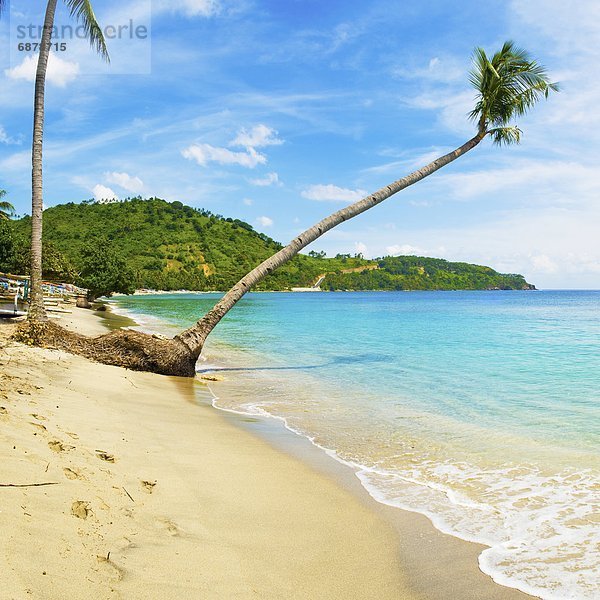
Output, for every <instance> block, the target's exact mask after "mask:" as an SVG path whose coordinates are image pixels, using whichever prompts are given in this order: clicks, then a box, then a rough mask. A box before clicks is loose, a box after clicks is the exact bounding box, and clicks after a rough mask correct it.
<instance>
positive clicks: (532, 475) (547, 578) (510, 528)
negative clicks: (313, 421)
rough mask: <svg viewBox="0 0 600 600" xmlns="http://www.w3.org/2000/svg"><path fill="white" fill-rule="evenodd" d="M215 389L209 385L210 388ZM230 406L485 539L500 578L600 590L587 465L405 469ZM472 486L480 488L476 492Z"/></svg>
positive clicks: (564, 599) (553, 595) (466, 535)
mask: <svg viewBox="0 0 600 600" xmlns="http://www.w3.org/2000/svg"><path fill="white" fill-rule="evenodd" d="M211 392H212V390H211ZM212 393H213V400H212V405H213V406H214V407H215V408H218V409H220V410H225V411H228V412H232V413H237V414H243V415H249V416H255V417H256V416H259V417H267V418H273V419H276V420H278V421H280V422H282V423H283V425H284V426H285V427H286V428H287V429H288V430H290V431H291V432H293V433H295V434H297V435H301V436H303V437H305V438H307V439H308V440H309V441H310V442H311V443H312V444H314V445H315V446H317V447H318V448H320V449H321V450H323V451H325V452H326V453H327V454H328V455H329V456H331V457H332V458H334V459H335V460H337V461H338V462H340V463H342V464H344V465H346V466H348V467H350V468H352V469H353V470H354V471H355V474H356V476H357V477H358V479H359V480H360V482H361V483H362V485H363V487H364V488H365V489H366V490H367V491H368V492H369V494H370V495H371V496H372V497H373V498H374V499H375V500H376V501H378V502H380V503H382V504H386V505H389V506H394V507H397V508H400V509H403V510H407V511H411V512H417V513H420V514H423V515H425V516H427V517H428V518H429V519H430V520H431V522H432V523H433V525H434V526H435V527H436V528H437V529H438V530H440V531H442V532H444V533H447V534H450V535H453V536H455V537H458V538H461V539H464V540H466V541H471V542H476V543H480V544H484V545H486V546H489V548H487V549H486V550H484V551H483V552H482V553H481V555H480V557H479V566H480V568H481V570H482V571H483V572H484V573H487V574H488V575H490V577H492V578H493V579H494V581H496V582H497V583H499V584H501V585H504V586H507V587H513V588H517V589H519V590H521V591H523V592H525V593H528V594H531V595H534V596H539V597H540V598H542V599H544V600H596V599H597V598H599V597H600V580H599V579H598V573H599V572H600V553H599V552H598V551H597V550H595V549H600V531H599V529H598V519H597V515H596V516H594V514H593V513H594V507H598V505H599V504H600V498H599V497H598V492H599V490H600V482H599V481H598V478H597V477H595V476H594V475H593V474H592V473H591V472H579V473H575V472H572V473H569V472H563V473H559V474H555V475H547V474H543V473H541V472H540V471H539V469H537V468H535V467H531V466H521V467H517V466H514V465H512V466H510V467H506V468H497V469H487V470H482V469H481V468H479V467H475V466H473V465H469V464H467V463H457V464H451V463H449V462H444V463H436V462H426V461H424V462H422V463H421V464H419V465H413V466H412V468H410V469H405V470H403V471H395V472H392V471H388V470H384V469H379V468H377V467H376V466H366V465H363V464H360V463H357V462H355V461H353V460H352V459H349V458H346V457H344V458H343V457H342V456H340V454H339V453H338V452H337V451H336V450H334V449H331V448H327V447H324V446H322V445H321V444H319V443H318V442H317V441H316V437H315V436H313V435H311V434H309V433H307V432H305V431H303V430H302V429H301V428H298V427H294V426H291V425H290V424H289V422H288V419H286V418H285V417H283V416H281V415H277V414H274V413H273V412H270V411H269V409H271V410H276V408H277V407H276V406H273V403H272V402H269V401H268V400H260V399H255V400H253V401H249V402H244V403H239V404H236V406H235V408H233V407H231V406H225V405H224V404H222V403H220V402H219V398H218V397H217V396H216V395H214V392H212ZM473 490H477V494H474V493H473Z"/></svg>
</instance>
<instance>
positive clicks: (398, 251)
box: [385, 244, 427, 256]
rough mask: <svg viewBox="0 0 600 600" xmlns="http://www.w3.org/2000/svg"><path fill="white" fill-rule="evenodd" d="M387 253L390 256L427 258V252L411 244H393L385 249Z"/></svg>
mask: <svg viewBox="0 0 600 600" xmlns="http://www.w3.org/2000/svg"><path fill="white" fill-rule="evenodd" d="M385 253H386V254H388V255H390V256H426V255H427V250H424V249H423V248H419V247H418V246H411V245H410V244H393V245H392V246H386V247H385Z"/></svg>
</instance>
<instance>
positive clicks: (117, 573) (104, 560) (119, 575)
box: [96, 552, 125, 581]
mask: <svg viewBox="0 0 600 600" xmlns="http://www.w3.org/2000/svg"><path fill="white" fill-rule="evenodd" d="M96 560H97V561H98V563H99V564H101V565H104V566H106V567H108V568H110V569H111V574H112V576H113V578H114V579H115V580H116V581H121V579H123V576H124V575H125V570H124V569H122V568H121V567H119V566H117V565H116V564H115V563H114V562H113V561H112V560H111V559H110V552H109V553H108V554H107V555H106V556H100V555H98V554H97V555H96Z"/></svg>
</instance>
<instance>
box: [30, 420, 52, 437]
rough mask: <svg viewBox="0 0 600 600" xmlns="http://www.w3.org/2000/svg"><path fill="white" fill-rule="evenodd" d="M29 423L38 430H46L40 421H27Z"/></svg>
mask: <svg viewBox="0 0 600 600" xmlns="http://www.w3.org/2000/svg"><path fill="white" fill-rule="evenodd" d="M29 424H30V425H33V426H34V427H35V428H36V429H37V430H38V431H43V432H46V431H48V430H47V429H46V428H45V427H44V426H43V425H42V424H41V423H34V422H33V421H29ZM34 435H35V434H34Z"/></svg>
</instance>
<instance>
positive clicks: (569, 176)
mask: <svg viewBox="0 0 600 600" xmlns="http://www.w3.org/2000/svg"><path fill="white" fill-rule="evenodd" d="M509 164H514V163H513V161H510V163H509ZM434 181H435V183H434V185H436V186H439V188H440V189H443V190H445V193H448V192H450V193H451V194H452V195H453V196H454V197H455V198H457V199H459V200H466V199H471V198H474V199H483V198H485V197H486V196H489V195H490V194H493V193H498V194H501V195H504V196H506V195H507V194H519V196H520V199H521V201H522V202H523V203H531V202H536V203H539V204H550V205H567V204H578V205H580V206H581V205H583V204H595V203H596V201H597V197H598V189H599V185H598V170H597V168H596V166H595V165H593V166H586V165H583V164H580V163H578V162H575V161H561V160H544V161H538V160H520V161H519V162H518V163H517V166H511V167H504V168H496V169H487V170H479V171H473V172H470V173H452V174H440V175H439V176H438V177H437V178H436V179H435V180H434Z"/></svg>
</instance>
